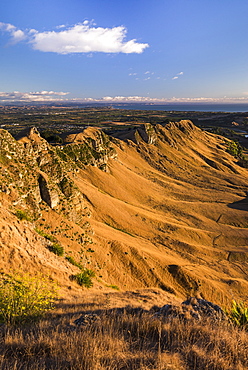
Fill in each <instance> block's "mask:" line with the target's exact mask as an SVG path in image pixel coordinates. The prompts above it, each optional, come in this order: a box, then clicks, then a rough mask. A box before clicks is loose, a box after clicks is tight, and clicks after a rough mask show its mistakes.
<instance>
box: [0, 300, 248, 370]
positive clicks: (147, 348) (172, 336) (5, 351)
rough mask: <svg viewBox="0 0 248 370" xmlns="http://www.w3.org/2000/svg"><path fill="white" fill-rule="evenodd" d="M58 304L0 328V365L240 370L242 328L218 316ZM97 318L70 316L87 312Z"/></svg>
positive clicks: (244, 350)
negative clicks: (194, 317) (31, 319)
mask: <svg viewBox="0 0 248 370" xmlns="http://www.w3.org/2000/svg"><path fill="white" fill-rule="evenodd" d="M99 307H100V305H99V304H97V302H95V303H94V304H91V305H88V306H87V304H77V305H69V304H68V305H62V306H61V307H58V308H57V309H56V311H54V312H53V313H51V314H49V315H48V314H47V316H46V318H43V319H42V320H41V321H40V322H36V323H33V324H30V325H26V326H22V327H21V326H19V327H15V328H14V327H6V326H2V327H1V329H0V333H1V334H0V339H1V346H0V367H1V369H3V370H10V369H16V370H19V369H20V370H30V369H32V370H47V369H49V370H63V369H71V370H136V369H137V370H138V369H140V370H148V369H149V370H155V369H156V370H199V369H208V370H244V369H248V333H247V332H245V331H244V330H239V329H238V328H235V327H234V326H233V325H232V324H230V323H228V322H225V321H220V322H213V321H212V322H211V321H209V319H208V320H207V321H204V322H203V321H202V322H197V321H186V322H184V321H180V320H179V319H177V318H174V319H170V321H165V320H164V319H161V318H158V317H156V316H154V312H155V308H154V309H151V310H149V311H145V310H142V309H137V308H135V309H133V308H130V307H126V308H122V309H120V308H114V309H100V308H99ZM89 311H90V312H91V313H92V312H93V313H97V314H98V315H99V316H100V319H99V320H97V321H95V322H94V323H92V324H91V325H87V326H76V325H75V324H74V320H75V319H77V318H78V317H79V316H80V315H81V314H83V313H87V312H89Z"/></svg>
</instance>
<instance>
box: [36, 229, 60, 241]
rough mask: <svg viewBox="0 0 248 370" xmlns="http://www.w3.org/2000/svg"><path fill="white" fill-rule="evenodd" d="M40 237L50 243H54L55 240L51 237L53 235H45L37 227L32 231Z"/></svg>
mask: <svg viewBox="0 0 248 370" xmlns="http://www.w3.org/2000/svg"><path fill="white" fill-rule="evenodd" d="M34 230H35V231H36V232H37V233H38V234H39V235H40V236H43V238H45V239H47V240H50V242H56V241H57V239H56V238H55V237H54V236H53V235H50V234H47V233H45V232H44V231H43V230H41V229H39V228H38V227H36V228H35V229H34Z"/></svg>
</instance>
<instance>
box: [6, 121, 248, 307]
mask: <svg viewBox="0 0 248 370" xmlns="http://www.w3.org/2000/svg"><path fill="white" fill-rule="evenodd" d="M0 134H1V135H0V140H1V149H0V167H1V173H0V186H1V193H0V201H1V213H2V220H1V225H0V231H1V233H0V246H1V259H0V267H1V269H2V270H4V271H9V270H13V269H26V268H28V269H29V271H30V272H33V273H34V274H35V271H36V270H39V271H42V272H43V273H45V274H46V275H48V276H50V277H51V278H52V279H54V280H55V281H57V282H58V284H59V285H60V287H61V294H62V296H66V297H68V296H71V297H73V296H75V295H77V296H78V295H80V294H84V291H85V289H84V288H82V287H80V286H78V285H77V283H76V281H75V280H73V279H72V276H73V275H75V274H77V273H79V272H80V271H82V269H90V270H91V271H94V273H95V278H93V282H94V286H93V288H92V289H94V290H97V291H99V290H102V289H107V290H113V288H111V287H115V288H117V287H118V288H119V289H121V290H132V289H141V288H150V287H156V288H160V289H162V290H163V291H164V292H168V293H172V294H175V295H176V296H177V297H179V298H184V297H187V296H190V295H194V294H201V295H202V296H203V297H205V298H206V299H209V300H212V301H215V302H217V303H221V304H224V303H225V302H227V301H229V300H230V299H231V298H232V297H234V298H236V299H237V298H242V299H244V298H246V293H245V292H246V291H247V288H248V282H247V274H248V243H247V240H248V228H247V226H248V214H247V198H246V194H247V178H248V172H247V169H245V168H242V167H240V166H239V165H238V159H236V158H235V157H233V156H232V155H231V154H230V153H229V152H228V145H229V144H228V143H229V141H228V139H224V138H223V137H221V136H218V135H213V134H211V133H208V132H204V131H202V130H201V129H199V128H197V127H196V126H194V125H193V124H192V122H190V121H180V122H176V123H169V124H166V125H165V126H162V125H152V124H144V125H140V126H139V127H138V128H137V127H135V128H129V129H127V130H121V131H120V132H118V131H117V132H115V134H114V137H109V136H108V135H106V134H104V133H103V132H102V131H101V130H98V129H96V128H90V127H89V128H87V129H86V130H85V131H84V132H83V133H81V134H77V135H70V136H68V138H65V140H64V141H65V143H66V144H64V145H56V146H51V145H50V144H48V143H47V142H46V140H45V139H42V138H41V137H40V135H39V133H38V132H37V131H36V130H34V129H32V130H31V131H29V132H26V133H23V135H21V136H20V138H19V140H18V141H16V140H15V139H13V137H12V136H11V135H10V134H9V133H8V132H7V131H4V130H1V132H0ZM54 244H56V245H58V246H60V247H61V251H62V252H61V255H57V254H56V253H53V252H52V250H53V248H52V246H53V245H54ZM68 257H71V259H70V258H69V259H68ZM72 261H74V262H75V263H71V262H72ZM78 266H80V267H78Z"/></svg>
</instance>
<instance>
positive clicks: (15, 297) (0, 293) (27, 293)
mask: <svg viewBox="0 0 248 370" xmlns="http://www.w3.org/2000/svg"><path fill="white" fill-rule="evenodd" d="M56 297H57V289H56V286H55V285H54V284H53V283H51V282H50V281H49V279H48V278H46V277H44V276H41V275H40V276H36V277H33V276H31V275H29V274H18V273H14V274H13V275H10V274H4V273H2V274H1V275H0V321H1V322H4V323H6V324H17V323H23V322H27V321H30V320H33V319H35V318H38V317H40V316H42V315H43V314H44V313H45V312H47V311H48V310H50V309H52V308H53V306H54V302H55V300H56Z"/></svg>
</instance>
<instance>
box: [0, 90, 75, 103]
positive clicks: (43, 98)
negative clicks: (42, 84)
mask: <svg viewBox="0 0 248 370" xmlns="http://www.w3.org/2000/svg"><path fill="white" fill-rule="evenodd" d="M68 94H69V93H68V92H63V91H60V92H55V91H46V90H43V91H37V92H19V91H14V92H10V93H8V92H0V101H2V102H48V101H54V100H65V98H64V97H65V96H66V95H68Z"/></svg>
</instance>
